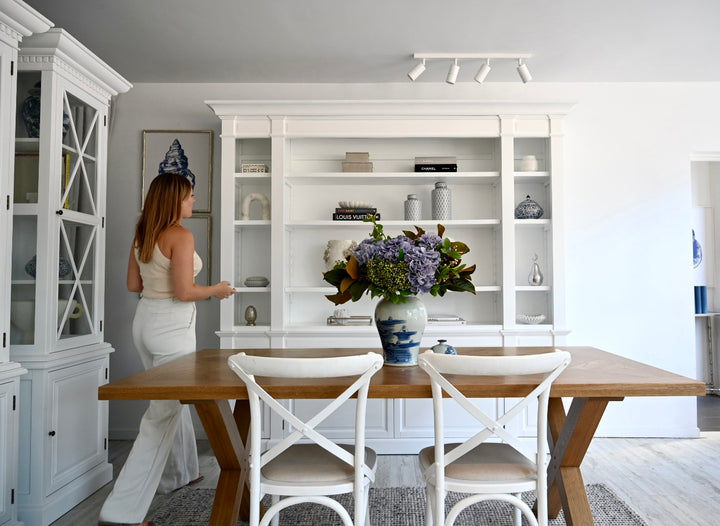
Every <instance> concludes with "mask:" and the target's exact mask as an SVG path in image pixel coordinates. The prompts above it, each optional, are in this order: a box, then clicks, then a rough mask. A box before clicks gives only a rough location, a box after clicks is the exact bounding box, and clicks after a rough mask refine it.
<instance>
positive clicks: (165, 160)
mask: <svg viewBox="0 0 720 526" xmlns="http://www.w3.org/2000/svg"><path fill="white" fill-rule="evenodd" d="M212 162H213V132H212V130H143V149H142V185H141V186H142V188H141V194H140V209H142V207H143V206H144V205H145V195H146V194H147V191H148V188H149V187H150V183H151V182H152V180H153V179H154V178H155V177H157V176H158V175H159V174H161V173H166V172H176V173H180V174H181V175H185V176H186V177H187V178H188V179H190V180H191V181H192V180H193V179H194V183H195V189H194V193H195V207H194V211H195V212H196V213H198V214H209V213H211V212H212Z"/></svg>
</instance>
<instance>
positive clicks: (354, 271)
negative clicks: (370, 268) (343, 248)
mask: <svg viewBox="0 0 720 526" xmlns="http://www.w3.org/2000/svg"><path fill="white" fill-rule="evenodd" d="M345 271H346V272H347V273H348V274H349V275H350V277H351V278H352V279H358V278H359V277H360V264H359V263H358V260H357V259H356V258H355V256H350V259H348V262H347V265H346V266H345Z"/></svg>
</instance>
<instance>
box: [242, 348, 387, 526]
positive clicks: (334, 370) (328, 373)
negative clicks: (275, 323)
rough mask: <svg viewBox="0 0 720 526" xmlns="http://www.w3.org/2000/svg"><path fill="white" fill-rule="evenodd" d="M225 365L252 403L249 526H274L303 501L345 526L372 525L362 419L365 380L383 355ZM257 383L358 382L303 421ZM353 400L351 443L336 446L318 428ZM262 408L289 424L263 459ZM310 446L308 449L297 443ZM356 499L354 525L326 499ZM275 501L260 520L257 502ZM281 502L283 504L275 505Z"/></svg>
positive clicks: (245, 359)
mask: <svg viewBox="0 0 720 526" xmlns="http://www.w3.org/2000/svg"><path fill="white" fill-rule="evenodd" d="M228 364H229V365H230V367H231V368H232V370H233V371H235V373H236V374H237V375H238V376H239V377H240V378H241V379H242V380H243V382H245V385H246V386H247V389H248V398H249V402H250V404H249V405H250V433H249V438H248V442H249V445H248V449H249V465H250V467H249V471H250V474H249V479H250V483H249V485H250V523H249V524H250V526H258V525H260V526H266V525H267V524H268V523H269V522H270V521H271V520H272V523H273V525H275V526H277V524H278V521H279V515H278V513H279V512H280V511H281V510H283V509H284V508H286V507H288V506H292V505H294V504H299V503H301V502H314V503H317V504H322V505H325V506H328V507H330V508H332V509H333V510H335V511H336V512H337V514H338V515H339V516H340V517H341V518H342V520H343V523H344V524H345V526H353V524H355V525H356V526H362V525H363V524H365V525H369V524H370V522H369V516H368V490H369V486H370V483H371V482H372V481H373V480H374V479H375V470H376V458H377V455H376V454H375V451H373V450H372V449H370V448H367V447H365V412H366V407H367V394H368V387H369V385H370V378H371V377H372V375H373V374H375V373H376V372H377V371H379V370H380V368H381V367H382V364H383V359H382V356H381V355H379V354H377V353H367V354H364V355H356V356H339V357H332V358H278V357H260V356H249V355H246V354H245V353H239V354H236V355H234V356H231V357H230V358H228ZM256 376H262V377H276V378H337V377H344V376H348V377H357V378H355V379H354V381H352V379H351V380H350V381H351V385H349V386H348V387H347V389H345V390H344V391H343V393H342V394H341V395H340V396H338V397H337V398H335V399H333V400H330V401H328V404H327V405H326V406H325V407H324V408H323V409H322V410H321V411H319V412H318V413H316V414H315V415H313V416H312V417H310V418H309V419H308V420H307V421H305V422H304V421H302V420H300V419H299V418H298V417H296V416H295V415H294V414H292V413H291V412H290V411H289V410H288V409H287V408H286V407H284V406H283V405H282V404H280V403H279V402H278V401H277V400H275V399H274V398H273V397H272V396H270V395H269V394H268V393H267V392H266V391H265V390H264V389H263V388H262V387H260V386H259V385H258V383H257V382H256V381H255V377H256ZM355 393H357V405H356V409H355V444H354V445H338V444H336V443H334V442H332V441H331V440H329V439H328V438H326V437H325V436H323V435H322V434H320V433H319V432H318V431H317V430H316V429H315V428H316V427H317V426H318V425H319V424H320V423H321V422H323V421H324V420H325V419H326V418H327V417H328V416H330V415H331V414H332V413H333V412H335V411H336V410H337V409H338V408H339V407H340V406H341V405H342V403H343V402H345V401H346V400H348V399H349V398H350V397H351V396H353V395H354V394H355ZM261 402H264V403H265V404H266V405H267V406H268V407H269V408H270V409H271V410H272V411H273V412H274V413H276V414H277V415H279V416H280V418H282V419H283V420H284V421H285V422H287V423H288V424H289V425H290V426H291V428H292V430H293V431H292V433H290V434H289V435H288V436H287V437H286V438H284V439H283V440H282V441H280V442H279V443H278V444H276V445H275V446H273V447H271V448H270V449H268V450H267V451H265V452H264V453H263V452H261V449H260V430H261V419H262V413H261ZM303 439H309V440H310V442H311V443H298V442H299V441H300V440H303ZM350 492H352V493H353V494H354V500H355V511H354V517H355V521H354V523H353V521H352V519H351V518H350V514H349V513H348V512H347V510H346V509H345V508H344V507H343V506H342V505H341V504H339V503H338V502H337V501H336V500H333V499H331V498H329V497H327V495H338V494H342V493H350ZM264 495H271V496H272V505H271V506H270V508H268V509H267V511H266V512H265V514H264V515H263V518H262V520H260V500H261V499H262V497H263V496H264ZM280 497H285V498H282V499H281V498H280Z"/></svg>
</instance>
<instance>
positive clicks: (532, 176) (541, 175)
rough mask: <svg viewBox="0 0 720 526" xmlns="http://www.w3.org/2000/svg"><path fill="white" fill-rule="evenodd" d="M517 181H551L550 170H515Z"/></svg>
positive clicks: (545, 182)
mask: <svg viewBox="0 0 720 526" xmlns="http://www.w3.org/2000/svg"><path fill="white" fill-rule="evenodd" d="M514 176H515V182H516V183H544V184H549V183H550V172H515V173H514Z"/></svg>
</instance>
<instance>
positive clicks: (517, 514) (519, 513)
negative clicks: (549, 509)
mask: <svg viewBox="0 0 720 526" xmlns="http://www.w3.org/2000/svg"><path fill="white" fill-rule="evenodd" d="M515 496H516V497H517V498H518V499H519V498H521V494H520V493H515ZM513 511H514V512H515V520H514V524H515V526H522V511H520V508H518V507H517V506H513ZM273 526H274V525H273Z"/></svg>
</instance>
